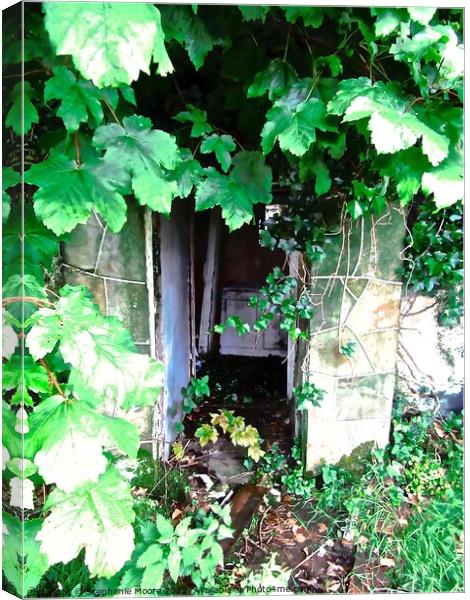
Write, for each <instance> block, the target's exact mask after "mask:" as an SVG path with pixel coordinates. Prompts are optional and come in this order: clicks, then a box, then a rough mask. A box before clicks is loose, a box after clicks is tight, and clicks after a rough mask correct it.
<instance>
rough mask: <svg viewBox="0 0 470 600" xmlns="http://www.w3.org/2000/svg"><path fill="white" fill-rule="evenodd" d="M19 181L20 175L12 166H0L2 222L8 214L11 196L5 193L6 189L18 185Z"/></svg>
mask: <svg viewBox="0 0 470 600" xmlns="http://www.w3.org/2000/svg"><path fill="white" fill-rule="evenodd" d="M20 181H21V175H20V174H19V173H18V171H15V169H13V168H12V167H2V222H3V223H5V221H6V220H7V219H8V217H9V216H10V202H11V198H10V196H9V194H7V192H6V190H8V189H9V188H11V187H14V186H15V185H18V184H19V183H20Z"/></svg>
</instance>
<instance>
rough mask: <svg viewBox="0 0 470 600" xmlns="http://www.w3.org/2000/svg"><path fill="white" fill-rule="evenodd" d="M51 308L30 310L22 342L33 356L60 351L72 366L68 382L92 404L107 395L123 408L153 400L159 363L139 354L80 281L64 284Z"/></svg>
mask: <svg viewBox="0 0 470 600" xmlns="http://www.w3.org/2000/svg"><path fill="white" fill-rule="evenodd" d="M60 293H61V297H60V299H59V300H58V302H57V304H56V308H55V310H53V309H40V310H39V311H37V313H36V314H35V315H34V320H33V326H32V328H31V330H30V332H29V333H28V335H27V338H26V344H27V346H28V348H29V351H30V353H31V355H32V356H33V358H34V359H35V360H39V359H40V358H42V357H44V356H45V355H46V354H48V353H50V352H52V350H53V349H54V347H55V345H56V344H57V342H59V341H60V353H61V355H62V356H63V358H64V360H65V361H66V362H67V363H70V364H71V365H72V367H74V369H73V370H72V373H71V375H70V383H71V384H73V386H74V391H75V394H77V395H78V396H79V398H80V400H84V401H85V402H87V403H89V404H91V405H92V406H96V405H97V404H99V403H100V402H102V401H103V399H104V398H107V399H108V400H109V401H110V400H113V401H114V402H115V404H116V405H117V406H121V407H122V408H124V410H126V409H128V408H129V407H131V406H147V405H151V404H154V403H155V400H156V398H157V396H158V393H159V391H160V387H161V385H162V382H163V366H162V364H161V363H159V362H157V361H155V360H153V359H152V358H150V357H149V356H146V355H144V354H140V353H138V352H137V351H136V348H135V346H134V344H133V342H132V340H131V338H130V335H129V333H128V332H127V330H126V329H125V328H124V327H123V325H122V323H121V321H119V320H118V319H116V318H113V317H103V316H102V315H101V314H100V312H99V310H98V308H97V306H96V305H95V304H94V303H93V302H92V300H91V299H90V296H89V292H88V291H87V289H86V288H83V287H72V286H65V287H63V288H62V289H61V292H60Z"/></svg>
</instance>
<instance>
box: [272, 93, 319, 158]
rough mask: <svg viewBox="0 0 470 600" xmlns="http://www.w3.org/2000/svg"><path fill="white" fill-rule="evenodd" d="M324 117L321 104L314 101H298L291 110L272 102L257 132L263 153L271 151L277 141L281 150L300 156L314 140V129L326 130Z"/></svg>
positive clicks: (312, 99)
mask: <svg viewBox="0 0 470 600" xmlns="http://www.w3.org/2000/svg"><path fill="white" fill-rule="evenodd" d="M325 114H326V108H325V105H324V104H323V102H322V101H321V100H319V99H318V98H310V99H309V100H306V101H304V102H301V103H300V104H299V105H298V106H297V107H296V108H295V109H293V110H292V109H290V108H288V107H286V106H283V105H281V104H280V103H279V102H276V103H275V104H274V106H273V108H272V109H271V110H270V111H269V112H268V113H267V115H266V118H267V121H266V123H265V125H264V127H263V130H262V132H261V140H262V141H261V146H262V148H263V152H264V154H268V153H269V152H271V150H272V149H273V146H274V144H275V143H276V140H277V141H279V146H280V147H281V149H282V150H284V151H289V152H291V153H292V154H295V155H296V156H302V155H303V154H305V152H307V150H308V149H309V148H310V146H311V144H312V143H313V142H314V141H315V140H316V139H317V138H316V133H315V130H316V129H320V130H321V131H326V130H327V129H328V126H327V125H326V122H325Z"/></svg>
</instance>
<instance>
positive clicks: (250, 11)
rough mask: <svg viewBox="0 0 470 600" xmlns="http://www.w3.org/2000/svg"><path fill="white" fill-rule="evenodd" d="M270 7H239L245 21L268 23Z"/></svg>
mask: <svg viewBox="0 0 470 600" xmlns="http://www.w3.org/2000/svg"><path fill="white" fill-rule="evenodd" d="M270 8H271V7H270V6H239V7H238V10H239V11H240V12H241V13H242V17H243V20H244V21H261V22H262V23H264V22H265V21H266V16H267V14H268V12H269V9H270Z"/></svg>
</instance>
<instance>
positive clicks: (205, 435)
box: [195, 423, 219, 446]
mask: <svg viewBox="0 0 470 600" xmlns="http://www.w3.org/2000/svg"><path fill="white" fill-rule="evenodd" d="M195 435H196V437H197V438H198V440H199V443H200V444H201V446H207V444H208V443H209V442H213V443H214V444H215V442H216V441H217V440H218V438H219V434H218V432H217V430H216V429H215V427H212V425H209V424H208V423H205V424H204V425H201V426H200V427H198V429H196V433H195Z"/></svg>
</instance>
